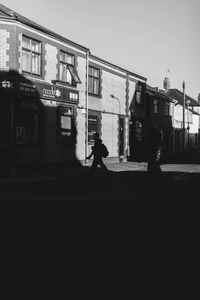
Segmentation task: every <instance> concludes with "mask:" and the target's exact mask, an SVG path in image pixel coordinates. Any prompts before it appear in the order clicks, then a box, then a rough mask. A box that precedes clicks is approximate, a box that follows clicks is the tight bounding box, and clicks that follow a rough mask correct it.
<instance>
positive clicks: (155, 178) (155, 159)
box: [146, 126, 162, 191]
mask: <svg viewBox="0 0 200 300" xmlns="http://www.w3.org/2000/svg"><path fill="white" fill-rule="evenodd" d="M161 151H162V134H161V131H160V130H159V129H158V128H157V127H155V126H153V127H152V128H151V131H150V134H149V139H148V144H147V163H148V165H147V178H146V179H147V181H146V183H147V191H152V189H153V186H156V187H158V185H160V186H161V185H162V178H161V167H160V163H161Z"/></svg>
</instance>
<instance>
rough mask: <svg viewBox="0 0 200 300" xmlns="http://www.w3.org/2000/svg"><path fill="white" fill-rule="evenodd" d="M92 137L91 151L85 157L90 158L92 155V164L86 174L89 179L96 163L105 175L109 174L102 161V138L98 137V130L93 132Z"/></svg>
mask: <svg viewBox="0 0 200 300" xmlns="http://www.w3.org/2000/svg"><path fill="white" fill-rule="evenodd" d="M93 138H94V146H93V147H92V152H91V153H90V155H89V156H87V157H86V159H90V158H91V157H92V156H94V159H93V162H92V165H91V167H90V170H89V174H88V178H89V179H90V178H91V177H92V175H93V173H94V172H95V170H96V169H97V167H98V165H100V166H101V168H102V169H103V170H104V172H105V173H106V175H108V174H109V170H108V169H107V167H106V165H105V164H104V162H103V159H102V157H103V155H102V144H103V142H102V140H101V139H100V138H99V134H98V132H95V133H94V134H93Z"/></svg>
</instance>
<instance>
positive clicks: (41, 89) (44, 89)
mask: <svg viewBox="0 0 200 300" xmlns="http://www.w3.org/2000/svg"><path fill="white" fill-rule="evenodd" d="M34 85H35V89H36V91H37V93H38V94H39V97H40V98H43V99H49V100H55V101H71V102H76V103H78V100H79V93H78V91H74V90H72V89H68V88H62V87H58V86H56V85H51V84H45V83H39V82H34Z"/></svg>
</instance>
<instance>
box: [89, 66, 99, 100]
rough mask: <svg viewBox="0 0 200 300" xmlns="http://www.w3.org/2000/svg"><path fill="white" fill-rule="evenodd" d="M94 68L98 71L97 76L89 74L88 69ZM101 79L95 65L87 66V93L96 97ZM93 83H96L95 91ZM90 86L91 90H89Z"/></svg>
mask: <svg viewBox="0 0 200 300" xmlns="http://www.w3.org/2000/svg"><path fill="white" fill-rule="evenodd" d="M91 70H94V71H97V72H98V76H95V75H94V74H91V73H90V71H91ZM100 80H101V72H100V69H98V68H97V67H94V66H89V68H88V94H90V95H93V96H96V97H100V88H101V86H100V82H101V81H100ZM95 83H98V85H97V86H98V91H97V92H95V89H96V88H95ZM90 87H91V90H90Z"/></svg>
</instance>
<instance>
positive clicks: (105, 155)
mask: <svg viewBox="0 0 200 300" xmlns="http://www.w3.org/2000/svg"><path fill="white" fill-rule="evenodd" d="M108 154H109V151H108V149H107V147H106V145H104V144H101V155H102V157H107V156H108Z"/></svg>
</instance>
